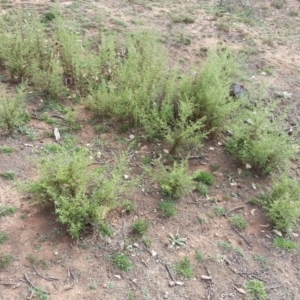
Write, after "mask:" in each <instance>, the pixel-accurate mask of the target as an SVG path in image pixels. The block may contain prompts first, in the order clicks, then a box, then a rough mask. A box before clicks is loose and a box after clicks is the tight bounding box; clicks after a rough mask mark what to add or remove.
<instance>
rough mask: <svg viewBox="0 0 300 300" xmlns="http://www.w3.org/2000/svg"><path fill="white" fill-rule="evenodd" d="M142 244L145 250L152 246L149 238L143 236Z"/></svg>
mask: <svg viewBox="0 0 300 300" xmlns="http://www.w3.org/2000/svg"><path fill="white" fill-rule="evenodd" d="M143 243H144V244H145V246H146V247H147V248H149V247H150V246H151V244H152V241H151V239H150V238H149V237H146V236H144V237H143Z"/></svg>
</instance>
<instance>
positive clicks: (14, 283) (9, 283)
mask: <svg viewBox="0 0 300 300" xmlns="http://www.w3.org/2000/svg"><path fill="white" fill-rule="evenodd" d="M0 284H2V285H17V283H16V282H0Z"/></svg>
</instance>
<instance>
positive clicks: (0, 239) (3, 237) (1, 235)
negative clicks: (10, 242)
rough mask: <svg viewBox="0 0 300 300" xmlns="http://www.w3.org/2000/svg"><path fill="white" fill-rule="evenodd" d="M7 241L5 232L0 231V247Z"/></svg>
mask: <svg viewBox="0 0 300 300" xmlns="http://www.w3.org/2000/svg"><path fill="white" fill-rule="evenodd" d="M7 239H8V235H7V234H6V233H5V232H2V231H0V245H1V244H3V243H4V242H5V241H6V240H7Z"/></svg>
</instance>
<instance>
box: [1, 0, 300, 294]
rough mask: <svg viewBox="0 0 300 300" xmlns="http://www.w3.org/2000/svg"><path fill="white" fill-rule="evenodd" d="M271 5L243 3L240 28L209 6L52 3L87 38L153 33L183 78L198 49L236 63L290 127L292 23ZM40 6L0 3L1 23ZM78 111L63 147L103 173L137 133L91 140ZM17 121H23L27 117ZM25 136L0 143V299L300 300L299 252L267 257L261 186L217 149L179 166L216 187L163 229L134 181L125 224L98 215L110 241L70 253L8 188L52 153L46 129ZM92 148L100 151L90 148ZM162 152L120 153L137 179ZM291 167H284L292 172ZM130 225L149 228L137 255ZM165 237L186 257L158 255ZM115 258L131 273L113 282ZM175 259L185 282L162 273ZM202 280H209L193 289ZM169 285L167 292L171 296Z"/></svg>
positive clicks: (299, 87) (58, 232) (299, 30)
mask: <svg viewBox="0 0 300 300" xmlns="http://www.w3.org/2000/svg"><path fill="white" fill-rule="evenodd" d="M223 2H224V1H223ZM228 2H229V1H228ZM274 2H275V1H274ZM274 2H272V1H252V2H251V3H250V4H249V5H250V7H251V9H252V11H251V15H250V17H247V18H246V17H243V19H242V20H241V19H238V18H237V17H236V15H237V14H235V12H232V13H225V14H223V15H216V13H215V12H216V10H217V1H193V0H186V1H171V0H166V1H142V0H141V1H134V0H132V1H125V0H108V1H104V0H99V1H76V0H75V1H60V2H59V3H58V5H59V6H61V7H63V9H66V10H69V11H70V14H71V13H72V14H74V16H75V17H76V18H79V19H80V22H82V26H83V27H84V28H86V29H92V28H93V26H95V24H96V23H97V22H100V21H101V24H102V25H103V26H105V28H107V29H114V30H118V31H120V32H122V31H132V30H134V29H136V28H152V29H153V30H155V31H158V32H159V33H160V34H161V35H162V36H163V37H164V39H165V43H166V45H167V47H168V49H169V51H170V56H171V58H172V60H173V61H174V63H178V64H179V65H180V67H181V68H182V69H184V70H185V71H187V72H191V71H193V70H197V68H198V66H199V65H201V61H203V58H204V57H205V55H206V50H207V49H208V48H210V47H215V46H217V45H221V46H224V47H225V46H229V47H231V48H233V49H234V50H235V51H237V52H244V53H245V57H246V62H247V68H248V69H249V70H248V74H249V77H248V78H244V79H241V80H243V81H245V82H247V81H248V82H250V81H255V82H257V83H261V85H262V86H266V87H267V88H266V97H273V96H274V93H275V92H276V91H278V92H284V91H287V92H288V93H291V98H290V99H289V100H288V102H287V104H291V105H293V106H294V107H295V109H294V113H293V114H291V115H290V118H291V120H292V121H293V122H295V124H298V123H299V121H298V118H299V117H298V114H299V109H298V108H299V105H300V102H299V99H300V27H299V23H300V15H299V14H296V13H294V14H293V13H291V12H299V8H300V2H299V1H296V0H287V1H285V2H284V5H283V7H282V8H281V9H277V8H276V7H274V6H273V5H272V3H274ZM50 4H51V3H50V1H49V2H48V1H40V0H36V1H14V2H11V1H9V0H7V1H6V0H1V1H0V5H2V12H3V13H6V12H7V11H8V10H9V9H12V8H19V7H23V8H26V9H36V8H39V9H41V10H44V9H46V8H47V7H48V5H50ZM182 14H183V15H191V16H193V18H194V21H193V22H192V23H191V24H184V23H175V22H174V17H175V16H177V15H182ZM246 21H247V22H246ZM249 23H250V24H249ZM80 109H81V110H80V123H81V125H82V126H83V127H82V130H81V131H79V132H78V133H76V134H74V135H76V137H77V138H78V140H79V143H82V144H89V147H91V149H92V150H93V151H94V152H97V151H101V153H102V154H103V155H102V157H101V159H103V161H107V160H109V158H110V156H111V153H112V152H114V151H116V150H119V149H126V148H127V147H128V145H129V144H130V141H129V138H128V137H129V135H130V134H134V135H135V137H137V136H136V135H137V134H138V133H136V132H133V131H129V132H127V133H124V134H120V133H118V130H117V129H118V128H117V125H116V126H111V127H110V130H109V132H108V133H105V134H101V135H100V136H99V135H97V133H96V132H95V131H94V129H93V126H92V125H90V124H89V122H88V121H89V114H88V113H87V112H85V111H84V110H83V109H82V108H80ZM29 110H30V111H31V112H32V111H33V107H29ZM28 128H30V129H31V130H32V132H33V133H34V138H32V137H31V138H30V136H29V135H28V134H27V135H22V136H14V137H6V136H0V145H1V146H8V147H12V148H14V149H15V152H14V153H12V154H9V155H8V154H3V153H0V172H5V171H8V170H12V171H14V172H15V173H16V175H17V180H15V181H7V180H5V179H4V178H2V177H0V205H1V204H6V205H11V206H14V207H16V209H17V210H16V212H15V213H14V215H13V216H7V217H4V218H2V219H0V231H3V232H5V233H7V235H8V240H7V241H6V242H5V243H3V244H2V245H0V252H1V253H9V254H11V255H12V256H13V257H14V262H13V263H12V264H11V265H10V266H9V267H8V268H6V269H0V299H5V300H8V299H12V300H15V299H46V298H42V296H39V295H38V294H37V293H32V286H31V285H34V286H35V287H39V288H43V289H44V290H46V291H47V292H48V293H49V294H48V297H49V299H55V300H65V299H78V300H79V299H109V300H112V299H118V300H121V299H172V300H173V299H174V300H175V299H191V300H193V299H195V300H196V299H235V300H238V299H247V295H245V294H244V291H245V283H246V282H247V280H249V279H253V278H256V279H259V280H261V281H262V282H264V285H265V287H266V291H267V293H268V296H269V299H272V300H273V299H274V300H275V299H276V300H277V299H281V300H283V299H295V300H296V299H300V284H299V282H300V281H299V280H300V264H299V255H300V252H299V249H296V250H294V251H287V250H279V249H278V248H276V247H275V246H274V244H273V238H274V237H275V236H276V235H275V233H274V232H273V231H272V226H271V224H270V223H269V222H268V220H267V218H266V216H265V212H264V211H263V210H261V209H260V208H259V207H257V206H254V205H251V204H250V203H249V201H250V200H251V199H252V198H253V197H255V196H257V195H258V194H259V193H261V192H262V191H265V190H266V189H267V188H268V186H269V179H268V178H260V177H258V176H247V174H246V173H242V174H239V173H238V170H237V166H236V165H235V164H234V163H233V162H232V161H231V160H230V158H229V157H228V156H227V155H226V154H225V152H224V148H223V144H222V139H220V140H214V141H210V142H207V144H205V146H204V147H203V149H201V153H196V154H197V155H200V154H203V158H201V159H195V160H192V161H191V164H190V168H191V171H194V170H197V169H201V170H209V167H210V166H213V165H214V166H218V168H217V170H216V171H214V175H215V178H216V183H215V185H214V186H213V187H212V189H211V190H210V193H209V196H208V197H200V196H199V195H196V194H194V193H193V194H191V195H190V196H189V197H187V198H185V199H182V200H181V201H180V202H179V204H178V214H177V215H176V216H175V217H173V218H170V219H163V218H161V217H160V216H159V213H158V211H157V205H158V203H159V201H160V200H161V199H162V196H161V195H160V194H159V189H158V187H157V186H155V185H153V184H150V183H148V180H147V178H145V180H144V182H143V185H142V186H141V188H140V189H137V190H136V191H135V192H134V194H133V196H132V197H131V198H130V199H131V200H132V201H133V202H134V203H135V205H136V207H137V209H136V211H135V212H134V213H133V214H130V215H123V214H120V213H119V212H117V211H114V212H111V213H110V214H109V221H110V223H111V224H112V225H113V228H114V236H113V237H111V238H103V237H101V236H95V235H93V234H91V233H88V232H87V233H86V234H85V235H84V236H82V238H81V239H80V240H79V241H76V242H75V241H73V240H72V239H71V238H70V237H69V236H68V234H67V232H66V228H65V227H64V226H62V225H61V224H60V223H57V222H56V217H55V215H54V214H53V212H52V211H51V209H50V208H49V207H47V206H37V205H33V204H32V203H31V202H30V199H28V198H27V197H26V194H24V193H22V192H21V191H20V189H19V188H18V184H17V182H24V181H27V180H31V179H33V178H35V177H36V168H35V164H34V161H33V160H34V158H35V157H37V156H39V155H42V154H43V153H44V152H43V151H45V150H44V145H45V144H47V143H49V142H51V141H52V139H49V138H45V132H49V131H50V130H52V128H51V126H50V125H47V124H46V123H44V122H42V121H39V120H36V119H33V120H32V121H31V123H30V124H29V125H28ZM120 137H121V138H122V139H121V138H120ZM95 140H101V141H102V142H103V143H99V144H95ZM163 149H164V148H163V145H146V147H145V144H143V143H141V144H137V146H136V148H135V149H132V150H130V151H131V152H132V155H133V160H132V165H133V166H134V170H135V171H136V172H137V173H141V169H140V167H139V166H140V165H141V162H142V158H143V157H145V156H149V157H152V156H153V155H156V154H157V153H163V152H162V150H163ZM154 151H155V152H156V154H153V152H154ZM298 167H300V166H298V164H297V162H294V168H295V169H297V168H298ZM295 176H296V173H295ZM216 207H224V208H225V211H226V212H229V211H230V210H231V209H234V208H239V209H238V210H235V211H233V212H231V213H230V215H234V214H237V213H240V214H242V215H243V216H244V217H245V218H246V219H247V222H248V227H247V228H246V229H245V231H242V232H241V234H238V233H237V232H235V231H234V230H233V229H232V227H231V225H230V223H229V222H228V219H227V218H226V217H224V216H217V215H216V213H215V208H216ZM140 216H142V217H143V218H146V219H148V220H149V221H150V223H151V226H150V230H149V233H148V234H147V236H148V237H149V238H150V239H151V241H152V244H151V246H150V247H149V248H147V247H146V246H145V245H144V244H143V242H142V240H141V239H136V238H135V237H134V236H132V234H131V232H130V231H131V225H132V223H133V221H134V220H136V218H137V217H140ZM169 233H172V234H174V235H175V234H176V233H178V235H179V236H180V237H186V238H187V239H188V242H187V246H185V247H174V248H172V249H170V248H168V245H169V240H168V234H169ZM293 233H294V235H293V236H292V238H293V239H294V240H295V241H296V242H297V241H298V235H299V234H300V231H295V232H293ZM220 241H223V242H224V241H226V242H231V244H232V245H234V246H235V247H238V248H240V249H241V250H242V253H243V255H241V253H237V252H236V251H233V250H230V249H227V250H228V252H226V251H225V250H226V249H225V250H224V248H222V247H220ZM124 248H125V250H124ZM196 250H198V251H201V252H202V253H204V256H205V260H204V262H202V263H197V261H196V259H195V251H196ZM116 251H119V252H122V251H123V252H125V253H127V254H128V255H129V256H130V259H131V261H132V262H133V264H134V268H133V269H132V270H130V271H129V272H126V273H125V272H121V271H119V270H118V269H116V268H115V267H114V266H113V265H112V263H111V262H110V260H109V256H110V254H111V253H114V252H116ZM153 251H155V253H154V252H153ZM184 256H188V257H189V258H190V259H191V261H192V263H193V268H194V278H192V279H189V280H186V279H185V278H181V277H180V276H178V275H177V274H175V272H174V271H173V267H174V265H175V263H176V262H178V261H179V260H180V259H182V258H183V257H184ZM259 257H260V258H261V259H260V260H259V259H258V258H259ZM33 265H35V269H34V268H33ZM166 265H167V266H168V267H169V270H170V271H171V273H172V275H170V274H169V273H168V271H167V268H166ZM203 275H206V276H209V277H211V280H204V279H202V278H201V276H203ZM25 276H27V278H28V279H29V280H30V281H31V283H29V282H28V280H26V278H25ZM171 276H173V279H174V281H179V284H177V285H175V286H171V285H170V281H173V279H172V278H171ZM49 278H50V279H49ZM53 278H55V279H53ZM47 279H48V280H47ZM181 283H182V284H181Z"/></svg>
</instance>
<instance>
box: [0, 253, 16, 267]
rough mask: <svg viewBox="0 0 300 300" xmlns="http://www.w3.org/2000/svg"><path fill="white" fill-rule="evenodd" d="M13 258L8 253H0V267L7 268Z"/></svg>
mask: <svg viewBox="0 0 300 300" xmlns="http://www.w3.org/2000/svg"><path fill="white" fill-rule="evenodd" d="M13 261H14V258H13V257H12V256H11V255H9V254H0V269H4V268H7V267H8V266H9V265H10V264H11V263H12V262H13Z"/></svg>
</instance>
